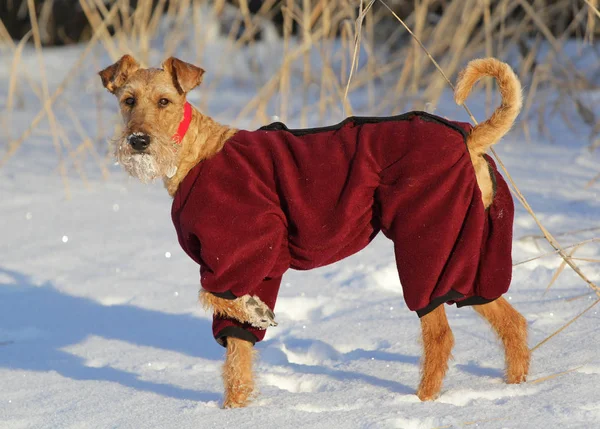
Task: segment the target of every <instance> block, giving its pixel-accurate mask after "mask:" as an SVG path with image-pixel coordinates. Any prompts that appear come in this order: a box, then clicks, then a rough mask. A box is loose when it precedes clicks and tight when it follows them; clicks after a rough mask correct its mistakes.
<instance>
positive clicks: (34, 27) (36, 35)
mask: <svg viewBox="0 0 600 429" xmlns="http://www.w3.org/2000/svg"><path fill="white" fill-rule="evenodd" d="M27 8H28V9H29V19H30V21H31V31H32V33H33V43H34V46H35V51H36V56H37V61H38V64H39V67H40V76H41V79H42V95H43V99H42V101H43V104H44V107H45V109H46V115H47V116H48V122H49V123H50V129H51V130H52V144H53V145H54V150H55V151H56V155H57V156H58V159H59V161H58V162H59V164H58V165H59V170H60V173H61V177H62V180H63V186H64V188H65V194H66V196H67V199H69V198H70V197H71V192H70V186H69V177H68V176H67V171H66V167H65V163H64V159H63V154H62V148H61V146H60V141H59V138H60V136H59V129H58V123H57V120H56V117H55V116H54V111H53V110H52V105H51V104H50V103H46V102H47V101H48V100H49V99H50V91H49V89H48V79H47V77H46V63H45V61H44V56H43V54H42V42H41V37H40V28H39V26H38V21H37V15H36V11H35V4H34V2H33V0H27Z"/></svg>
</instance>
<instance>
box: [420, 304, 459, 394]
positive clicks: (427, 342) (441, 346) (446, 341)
mask: <svg viewBox="0 0 600 429" xmlns="http://www.w3.org/2000/svg"><path fill="white" fill-rule="evenodd" d="M421 330H422V335H423V358H422V360H421V384H420V385H419V390H418V391H417V396H418V397H419V399H420V400H421V401H431V400H433V399H435V398H436V397H437V395H438V394H439V393H440V390H441V389H442V382H443V381H444V376H445V375H446V370H447V369H448V359H450V355H451V352H452V346H454V336H453V335H452V330H451V329H450V325H448V319H447V318H446V311H445V310H444V306H443V305H440V306H439V307H437V308H436V309H435V310H433V311H432V312H430V313H428V314H426V315H425V316H423V317H422V318H421Z"/></svg>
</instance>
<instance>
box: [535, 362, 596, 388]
mask: <svg viewBox="0 0 600 429" xmlns="http://www.w3.org/2000/svg"><path fill="white" fill-rule="evenodd" d="M586 364H587V362H586V363H584V364H583V365H579V366H578V367H576V368H571V369H568V370H566V371H561V372H557V373H556V374H550V375H546V376H545V377H540V378H536V379H535V380H531V381H529V382H528V383H530V384H538V383H542V382H544V381H548V380H552V379H553V378H556V377H560V376H561V375H565V374H569V373H571V372H574V371H577V370H578V369H581V368H583V367H584V366H585V365H586Z"/></svg>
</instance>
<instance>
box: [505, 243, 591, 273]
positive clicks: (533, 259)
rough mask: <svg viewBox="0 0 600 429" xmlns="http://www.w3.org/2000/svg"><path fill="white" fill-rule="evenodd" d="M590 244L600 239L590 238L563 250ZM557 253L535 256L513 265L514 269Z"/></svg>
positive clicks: (564, 247) (556, 251) (554, 251)
mask: <svg viewBox="0 0 600 429" xmlns="http://www.w3.org/2000/svg"><path fill="white" fill-rule="evenodd" d="M544 238H545V237H544ZM590 243H600V238H590V239H588V240H584V241H580V242H579V243H575V244H571V245H569V246H563V248H562V249H563V250H566V249H571V248H573V247H575V246H579V245H580V244H590ZM557 253H558V250H556V249H554V250H553V251H552V252H547V253H543V254H541V255H538V256H534V257H533V258H529V259H525V260H523V261H519V262H515V263H513V267H516V266H517V265H523V264H526V263H528V262H533V261H535V260H538V259H541V258H545V257H546V256H552V255H556V254H557Z"/></svg>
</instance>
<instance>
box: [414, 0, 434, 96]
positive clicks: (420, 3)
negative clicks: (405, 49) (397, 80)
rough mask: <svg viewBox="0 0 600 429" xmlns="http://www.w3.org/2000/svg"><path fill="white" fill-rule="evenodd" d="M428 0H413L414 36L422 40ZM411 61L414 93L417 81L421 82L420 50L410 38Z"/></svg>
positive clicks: (417, 88)
mask: <svg viewBox="0 0 600 429" xmlns="http://www.w3.org/2000/svg"><path fill="white" fill-rule="evenodd" d="M429 1H430V0H416V1H415V11H414V15H415V23H414V28H415V36H416V37H417V38H418V39H419V40H423V32H424V29H425V20H426V19H427V14H428V13H429ZM411 46H412V48H411V51H410V53H411V60H412V61H411V63H412V80H411V84H410V93H411V95H415V94H416V93H417V92H418V91H419V82H421V56H422V55H421V54H422V51H421V49H420V48H419V45H418V44H417V42H416V41H415V40H414V39H412V40H411Z"/></svg>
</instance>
